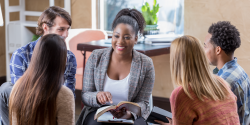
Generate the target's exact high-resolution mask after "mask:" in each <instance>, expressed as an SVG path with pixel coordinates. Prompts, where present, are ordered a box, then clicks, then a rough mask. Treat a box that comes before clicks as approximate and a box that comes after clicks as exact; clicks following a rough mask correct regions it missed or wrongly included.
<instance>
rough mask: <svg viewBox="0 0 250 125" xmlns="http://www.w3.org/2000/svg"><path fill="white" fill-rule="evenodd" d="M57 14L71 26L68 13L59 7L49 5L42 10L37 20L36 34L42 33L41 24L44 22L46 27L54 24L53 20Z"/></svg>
mask: <svg viewBox="0 0 250 125" xmlns="http://www.w3.org/2000/svg"><path fill="white" fill-rule="evenodd" d="M57 16H59V17H62V18H64V19H65V20H66V21H67V22H68V23H69V25H70V26H71V23H72V21H71V17H70V15H69V13H68V12H67V11H65V10H64V9H62V8H60V7H57V6H51V7H49V8H48V9H46V10H45V11H43V13H42V15H41V16H40V17H39V19H38V22H37V25H38V27H37V28H36V34H37V35H43V33H44V31H43V27H42V25H43V24H44V23H45V24H47V26H48V27H50V28H51V27H52V26H53V25H54V24H55V23H54V20H55V18H56V17H57Z"/></svg>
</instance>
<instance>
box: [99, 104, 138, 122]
mask: <svg viewBox="0 0 250 125" xmlns="http://www.w3.org/2000/svg"><path fill="white" fill-rule="evenodd" d="M123 107H125V108H126V109H127V110H128V111H131V112H133V113H135V114H136V115H138V116H141V107H140V106H139V105H138V104H137V103H133V102H128V101H121V102H119V103H118V104H117V105H111V106H104V107H101V108H99V109H98V110H97V111H96V114H95V117H94V120H97V122H110V123H126V124H127V123H128V124H133V123H134V121H133V120H126V119H114V118H113V115H112V114H111V113H110V112H109V111H110V110H114V109H117V108H123Z"/></svg>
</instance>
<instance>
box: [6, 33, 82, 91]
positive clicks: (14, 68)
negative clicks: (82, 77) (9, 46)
mask: <svg viewBox="0 0 250 125" xmlns="http://www.w3.org/2000/svg"><path fill="white" fill-rule="evenodd" d="M40 38H41V37H40ZM40 38H38V39H37V40H36V41H34V42H31V43H28V44H27V45H25V46H23V47H21V48H19V49H17V50H16V51H15V52H14V53H13V54H12V57H11V60H10V75H11V82H12V83H13V84H15V83H16V81H17V80H18V79H19V78H20V77H21V76H22V75H23V74H24V72H25V71H26V69H27V68H28V67H29V64H30V61H31V56H32V53H33V51H34V48H35V46H36V43H37V42H38V40H39V39H40ZM76 67H77V64H76V58H75V55H74V54H73V53H72V52H71V51H69V50H68V52H67V63H66V70H65V72H64V78H65V82H64V85H65V86H67V87H68V88H70V89H71V90H72V92H73V93H74V95H75V81H76V80H75V74H76Z"/></svg>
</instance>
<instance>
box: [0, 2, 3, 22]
mask: <svg viewBox="0 0 250 125" xmlns="http://www.w3.org/2000/svg"><path fill="white" fill-rule="evenodd" d="M0 26H3V14H2V8H1V4H0Z"/></svg>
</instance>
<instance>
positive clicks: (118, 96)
mask: <svg viewBox="0 0 250 125" xmlns="http://www.w3.org/2000/svg"><path fill="white" fill-rule="evenodd" d="M144 26H145V21H144V18H143V16H142V14H141V13H140V12H139V11H137V10H136V9H128V8H126V9H123V10H121V11H120V12H119V13H118V14H117V15H116V18H115V19H114V21H113V24H112V29H113V37H112V47H111V48H106V49H100V50H94V51H93V52H92V54H91V56H90V57H89V59H88V61H87V64H86V68H85V71H84V77H83V78H84V79H83V89H82V101H83V103H84V105H85V107H84V109H83V110H82V112H81V115H80V116H79V119H78V121H77V125H82V124H83V125H105V124H107V123H101V122H97V120H93V119H94V115H95V112H96V110H97V109H98V108H100V107H101V106H103V105H111V104H114V105H117V104H118V103H119V102H121V101H130V102H135V103H137V104H138V105H139V106H140V107H141V114H142V115H141V116H138V115H136V114H135V113H133V112H131V111H129V110H122V109H124V108H123V107H121V109H116V110H113V111H112V112H111V113H112V114H113V116H114V117H116V118H121V119H132V120H134V124H135V125H144V124H145V125H146V122H145V121H144V118H146V117H147V116H148V114H149V107H148V102H149V98H150V95H151V93H152V89H153V86H154V80H155V72H154V66H153V62H152V60H151V58H149V57H147V56H145V55H143V54H141V53H139V52H137V51H135V50H134V49H133V47H134V45H135V44H136V43H137V39H138V36H137V35H138V33H139V34H142V33H143V29H144ZM107 120H109V119H107Z"/></svg>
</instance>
